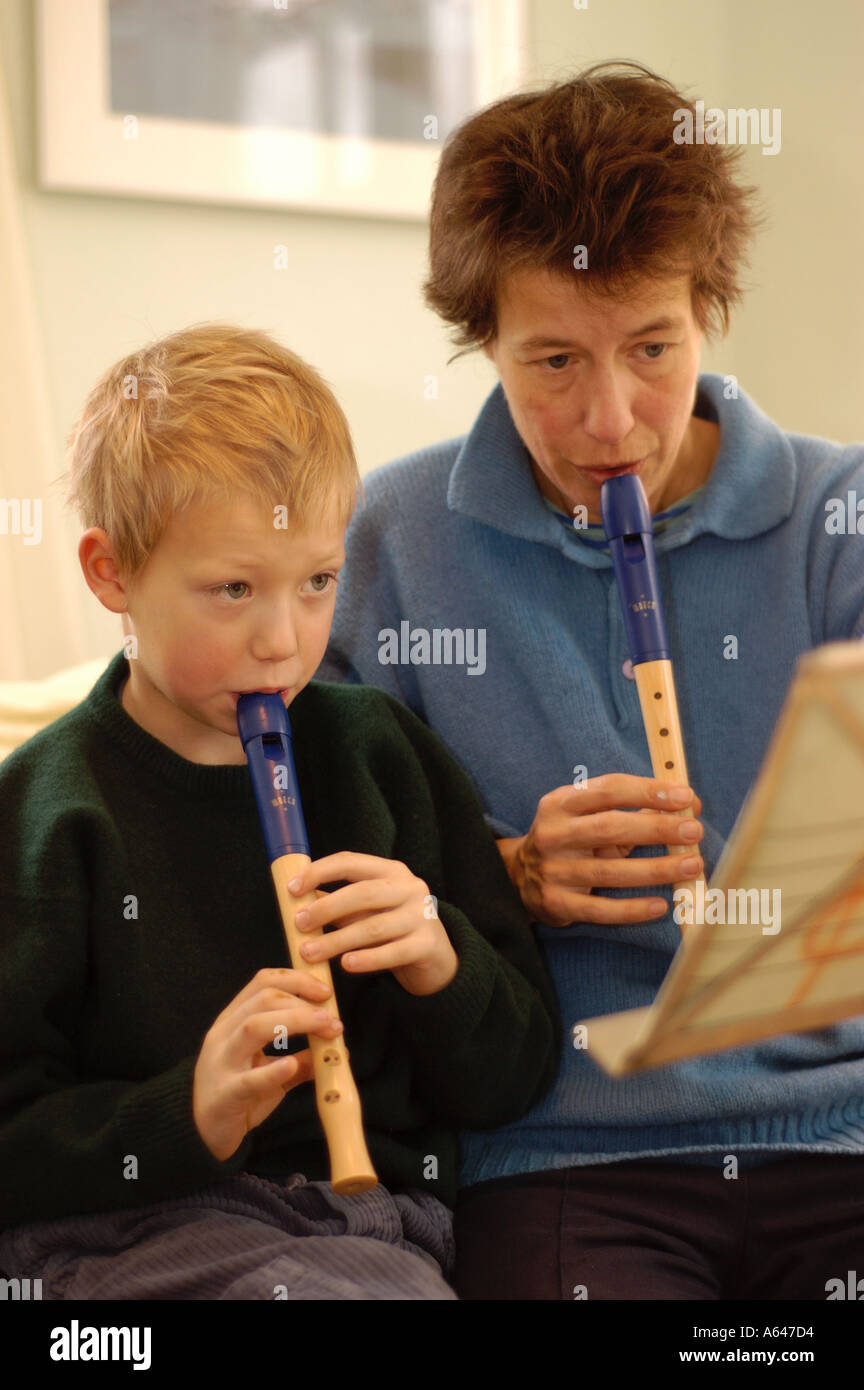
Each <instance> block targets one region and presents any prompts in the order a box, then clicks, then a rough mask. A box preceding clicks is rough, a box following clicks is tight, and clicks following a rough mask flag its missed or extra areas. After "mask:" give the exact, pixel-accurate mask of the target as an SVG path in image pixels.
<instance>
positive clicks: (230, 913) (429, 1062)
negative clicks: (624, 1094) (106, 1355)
mask: <svg viewBox="0 0 864 1390" xmlns="http://www.w3.org/2000/svg"><path fill="white" fill-rule="evenodd" d="M126 674H127V663H126V660H125V657H124V655H123V653H122V652H119V653H118V654H117V655H116V656H115V657H114V658H113V659H112V660H111V662H110V664H109V665H108V667H107V668H106V670H105V672H104V673H103V675H102V676H101V677H100V678H99V680H98V681H97V682H96V684H95V685H94V687H93V689H92V690H91V691H90V693H89V694H88V695H87V697H86V698H85V699H84V700H83V701H82V702H81V703H80V704H79V705H78V706H76V708H75V709H73V710H71V711H70V712H69V713H68V714H65V715H63V716H62V718H60V719H57V720H55V721H54V723H53V724H51V725H49V726H48V727H47V728H46V729H43V730H41V731H40V732H39V733H38V734H36V735H35V737H33V738H31V739H29V740H28V741H27V742H26V743H24V744H22V745H21V746H20V747H19V748H17V749H16V750H15V751H14V752H13V753H12V754H11V755H10V756H9V757H8V758H7V759H6V760H5V761H4V762H3V763H2V764H0V991H2V996H3V1007H2V1009H0V1228H6V1227H9V1226H13V1225H18V1224H19V1223H22V1222H25V1221H35V1220H42V1219H49V1218H56V1217H60V1216H65V1215H72V1214H73V1213H83V1212H92V1211H107V1210H116V1209H118V1208H124V1207H126V1208H129V1207H139V1206H143V1205H146V1204H149V1203H153V1202H160V1201H167V1200H169V1199H171V1198H173V1197H179V1196H183V1195H185V1194H186V1193H188V1192H192V1191H195V1190H196V1189H198V1188H200V1187H204V1186H207V1185H209V1184H210V1183H213V1182H218V1181H219V1180H220V1179H223V1178H226V1177H230V1176H232V1175H233V1174H235V1173H238V1172H240V1171H246V1172H250V1173H257V1174H259V1175H260V1176H262V1177H270V1178H274V1179H278V1178H280V1177H284V1176H287V1175H288V1174H290V1173H294V1172H302V1173H304V1174H305V1175H306V1177H307V1178H308V1179H310V1180H314V1179H322V1178H323V1179H326V1178H327V1177H328V1176H329V1163H328V1156H327V1149H326V1145H325V1142H324V1139H323V1135H322V1131H321V1128H320V1124H319V1121H318V1116H317V1112H316V1109H315V1097H314V1089H313V1084H312V1083H311V1082H307V1083H304V1084H302V1085H301V1086H299V1087H297V1088H296V1089H295V1090H293V1091H289V1092H287V1093H286V1095H285V1098H284V1100H282V1101H281V1102H280V1104H279V1105H278V1106H277V1107H276V1109H275V1110H274V1111H273V1112H272V1113H271V1114H270V1116H268V1118H267V1119H266V1120H265V1121H264V1123H263V1124H261V1125H259V1126H258V1127H257V1128H256V1129H253V1130H251V1131H250V1132H249V1134H247V1136H246V1138H245V1139H244V1141H243V1143H242V1144H241V1145H240V1147H239V1149H238V1150H237V1151H236V1153H234V1154H233V1155H232V1156H231V1158H229V1159H227V1160H225V1161H224V1162H220V1161H219V1160H217V1159H215V1158H214V1157H213V1156H212V1155H211V1154H210V1152H209V1150H208V1149H207V1148H206V1146H205V1145H204V1143H203V1141H202V1140H201V1137H200V1135H199V1134H198V1131H197V1129H196V1127H195V1124H194V1121H193V1115H192V1082H193V1072H194V1067H195V1062H196V1060H197V1057H198V1054H199V1051H200V1049H201V1044H202V1042H203V1039H204V1036H205V1034H206V1033H207V1031H208V1029H209V1028H210V1026H211V1024H212V1023H213V1021H214V1020H215V1018H216V1016H217V1015H218V1014H219V1013H220V1012H221V1011H222V1010H223V1009H224V1008H225V1006H226V1005H227V1004H228V1003H229V1002H230V1000H231V999H233V997H234V996H235V995H236V994H237V993H238V992H239V991H240V990H241V989H242V988H243V986H244V985H246V984H247V983H248V982H249V980H250V979H251V978H252V976H253V975H254V974H255V973H256V971H258V970H259V969H261V968H262V967H265V966H272V967H276V966H284V965H288V964H290V961H289V959H288V953H287V947H286V945H285V939H284V933H283V928H282V921H281V916H280V913H279V908H278V904H277V902H276V897H275V892H274V888H273V883H272V878H271V875H270V867H269V863H268V860H267V855H266V852H265V848H264V841H263V836H262V832H261V826H260V821H259V819H258V811H257V807H256V804H255V798H254V792H253V788H252V782H251V778H250V775H249V770H248V767H247V766H246V765H245V764H241V765H234V766H231V765H222V766H208V765H202V764H198V763H193V762H190V761H189V760H188V759H186V758H183V757H180V756H179V755H178V754H176V753H175V752H173V750H171V749H169V748H168V747H166V746H165V745H164V744H163V743H161V742H160V741H159V740H158V739H156V738H154V737H152V735H150V734H149V733H148V732H147V731H146V730H144V729H142V728H141V727H140V725H138V724H137V723H136V722H135V721H134V720H133V719H132V718H131V717H130V716H129V714H127V712H126V711H125V710H124V709H123V707H122V705H121V704H120V701H119V699H118V688H119V687H120V685H121V683H122V680H123V677H124V676H125V675H126ZM290 717H291V725H292V730H293V736H294V737H293V744H294V757H295V762H296V766H297V779H298V784H299V789H300V795H301V800H302V803H303V810H304V814H305V818H306V824H307V829H308V833H309V842H310V848H311V853H312V858H313V860H314V859H318V858H321V857H322V856H324V855H328V854H333V853H336V852H337V851H339V850H354V851H357V852H359V853H363V854H373V855H380V856H382V857H384V858H387V859H394V860H401V861H403V862H404V863H406V864H407V865H408V866H409V867H410V868H411V870H412V872H413V873H415V874H417V875H418V876H419V877H420V878H422V879H424V880H425V881H426V883H427V884H428V887H429V891H430V892H431V893H433V894H435V896H436V897H437V899H438V914H439V917H440V919H441V921H442V923H443V925H444V927H445V929H446V931H447V933H448V936H449V937H450V940H451V941H452V943H453V946H454V949H455V950H456V953H457V955H458V957H459V968H458V970H457V973H456V975H455V977H454V978H453V980H452V981H451V983H450V984H449V985H447V986H446V988H445V989H443V990H441V991H440V992H439V993H438V994H434V995H429V996H426V997H414V996H412V995H410V994H408V993H407V992H406V991H405V990H403V989H402V987H401V986H400V985H399V984H398V983H397V981H396V979H395V978H394V976H393V975H392V974H391V973H390V972H389V971H379V972H376V973H372V974H365V975H350V974H349V973H348V972H347V971H343V970H342V968H341V967H340V966H339V964H338V963H337V962H334V963H333V977H334V984H335V987H336V993H337V997H338V1002H339V1008H340V1013H341V1016H342V1019H343V1022H344V1025H345V1040H346V1042H347V1044H348V1047H349V1048H350V1052H351V1065H352V1070H353V1072H354V1076H355V1079H356V1081H357V1084H358V1087H359V1090H360V1095H361V1100H362V1104H363V1116H364V1125H365V1130H366V1138H367V1143H368V1146H369V1152H370V1154H371V1157H372V1160H373V1163H374V1164H375V1165H376V1168H377V1171H378V1175H379V1178H380V1179H381V1181H382V1182H384V1183H385V1184H386V1185H387V1186H388V1187H389V1188H391V1190H399V1189H403V1190H404V1189H407V1188H420V1189H423V1190H426V1191H430V1192H434V1193H435V1194H436V1195H437V1196H438V1197H439V1198H440V1199H441V1200H442V1201H444V1202H446V1203H447V1204H448V1205H450V1206H452V1205H453V1203H454V1201H455V1193H456V1165H457V1154H458V1150H457V1134H456V1131H457V1129H458V1128H459V1127H466V1128H467V1127H470V1128H472V1129H476V1128H487V1127H489V1128H491V1127H495V1126H498V1125H501V1124H504V1123H507V1122H509V1121H511V1120H514V1119H516V1118H518V1117H519V1116H520V1115H522V1114H524V1113H525V1111H527V1110H528V1109H529V1108H530V1106H531V1105H532V1104H533V1103H534V1101H535V1100H536V1099H537V1098H538V1097H539V1096H541V1095H543V1094H544V1093H545V1092H546V1091H547V1090H548V1089H549V1087H550V1086H551V1084H552V1081H553V1079H554V1076H555V1072H556V1068H557V1063H558V1059H559V1056H560V1049H561V1041H562V1038H561V1025H560V1019H559V1016H558V1011H557V1001H556V996H555V992H554V988H553V986H552V985H551V982H550V979H549V976H548V974H547V972H546V969H545V966H544V964H543V961H542V957H541V955H540V952H539V948H538V946H537V943H536V941H535V936H534V929H533V928H532V925H531V923H530V921H529V920H528V918H527V916H526V914H525V911H524V908H523V907H522V904H521V901H520V899H519V896H518V894H517V892H516V890H515V888H514V887H513V886H512V884H511V882H510V880H509V878H508V877H507V873H506V871H505V869H504V866H503V863H502V861H501V858H500V855H499V853H498V851H497V849H496V846H495V842H494V839H493V838H492V833H491V831H490V830H489V829H488V827H487V825H486V824H485V822H484V819H483V810H482V806H481V804H480V801H479V799H478V796H477V793H476V791H475V789H474V787H473V784H472V783H471V782H470V781H469V779H468V777H467V776H466V774H465V773H464V772H463V771H462V770H461V769H460V768H459V766H458V765H457V764H456V762H455V761H454V759H453V758H452V756H451V755H450V754H449V752H448V751H447V749H446V748H445V746H444V744H443V743H442V742H441V741H440V740H439V739H438V738H437V736H436V735H434V734H433V733H432V732H431V731H430V730H429V729H428V728H427V727H426V726H425V725H424V724H423V723H422V722H421V721H420V720H419V719H417V718H416V716H415V715H413V714H412V713H411V712H410V711H409V710H408V709H406V708H405V706H403V705H402V704H400V703H399V702H398V701H397V700H395V699H393V698H392V697H391V696H389V695H386V694H384V693H383V692H382V691H379V690H375V689H372V688H369V687H364V686H345V685H335V684H333V685H331V684H328V683H324V682H320V681H312V682H311V683H310V684H309V685H308V686H306V688H305V689H304V690H302V691H301V692H300V693H299V694H298V695H297V696H296V697H295V699H294V700H293V702H292V704H291V707H290ZM331 886H333V887H335V886H338V885H331ZM292 1044H293V1045H294V1046H293V1048H292V1049H289V1050H296V1049H297V1048H300V1047H305V1046H306V1039H305V1037H298V1038H296V1039H292ZM274 1055H275V1054H274ZM430 1158H434V1159H435V1160H437V1162H435V1163H430V1162H429V1161H428V1160H429V1159H430ZM436 1169H437V1176H434V1173H435V1171H436ZM427 1175H429V1176H427Z"/></svg>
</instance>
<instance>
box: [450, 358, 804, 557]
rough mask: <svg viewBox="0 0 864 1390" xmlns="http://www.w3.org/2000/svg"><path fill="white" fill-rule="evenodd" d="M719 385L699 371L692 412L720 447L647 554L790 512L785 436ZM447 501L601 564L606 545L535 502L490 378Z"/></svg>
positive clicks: (744, 535) (523, 452)
mask: <svg viewBox="0 0 864 1390" xmlns="http://www.w3.org/2000/svg"><path fill="white" fill-rule="evenodd" d="M727 381H728V378H727V377H724V376H721V375H719V374H718V373H716V372H701V373H700V374H699V381H698V390H697V395H696V402H695V405H694V409H693V413H694V415H698V416H701V417H702V418H704V419H708V420H714V421H716V422H717V423H718V424H719V425H720V447H719V449H718V451H717V457H716V459H715V460H714V467H713V468H712V470H711V474H710V476H709V478H708V479H707V481H706V483H705V484H704V486H703V487H702V489H701V491H700V492H699V494H698V495H697V496H696V498H695V500H694V502H693V505H692V506H691V508H690V510H689V511H688V512H687V514H686V515H685V516H684V517H683V518H682V519H681V522H680V524H679V525H678V526H677V527H675V528H672V529H670V530H669V531H668V532H664V533H662V534H660V535H658V536H657V537H656V540H655V550H656V551H657V552H662V551H666V550H675V549H676V548H677V547H678V546H679V545H686V544H687V542H688V541H691V540H693V539H694V538H695V537H696V536H699V535H702V534H703V533H706V532H711V533H713V534H714V535H717V536H722V537H724V539H726V540H747V539H749V538H750V537H752V536H758V535H761V534H762V532H763V531H769V530H770V529H771V528H772V527H773V526H777V525H779V523H780V522H781V521H784V520H785V519H786V518H787V517H788V516H789V515H790V514H791V512H792V507H793V504H794V498H795V488H796V483H797V464H796V461H795V455H794V453H793V451H792V445H791V443H790V442H789V438H788V436H787V435H786V434H785V433H784V432H783V431H782V430H781V429H780V428H779V427H778V426H777V425H775V424H774V422H773V421H772V420H770V419H769V418H768V416H767V415H765V414H764V412H763V411H762V410H760V408H759V406H758V405H756V403H755V402H754V401H752V400H751V399H750V397H749V396H747V395H745V393H744V392H743V391H741V390H740V388H738V395H737V397H736V398H735V399H732V400H727V399H726V397H725V394H724V390H725V384H726V382H727ZM447 505H448V507H449V508H450V510H451V511H454V512H458V513H459V514H460V515H462V516H466V517H470V518H472V519H473V520H475V521H480V522H482V523H483V524H484V525H485V526H491V527H493V528H494V529H495V530H497V531H503V532H504V533H505V534H506V535H510V536H517V537H519V538H520V539H522V540H527V541H538V542H539V543H540V544H541V545H550V546H552V547H553V548H554V549H556V550H560V551H562V552H563V553H564V554H565V555H566V556H567V557H568V559H573V560H578V561H579V562H580V563H582V564H584V565H588V566H590V567H592V568H595V569H604V568H607V569H608V568H610V567H611V564H612V559H611V556H610V555H609V553H608V551H607V550H605V549H604V550H592V549H591V548H590V547H589V546H586V545H585V544H584V543H583V542H582V541H581V540H580V539H579V536H578V534H577V533H576V532H575V531H572V532H571V531H568V529H567V527H566V526H562V525H561V522H560V520H559V519H558V517H557V516H555V515H554V513H553V512H551V511H550V510H549V508H548V507H546V506H545V505H544V502H543V497H542V494H541V493H540V491H539V489H538V487H537V484H536V483H535V481H534V476H533V474H532V472H531V455H530V454H529V452H528V449H527V448H526V447H525V444H524V443H523V441H522V439H521V437H520V435H519V433H518V431H517V429H516V426H515V425H514V423H513V417H512V416H511V414H510V407H509V405H508V403H507V398H506V396H505V394H504V390H503V387H502V386H501V383H500V381H499V382H498V384H497V386H495V388H494V389H493V391H492V392H491V393H490V395H489V396H488V397H487V399H486V401H485V403H484V405H483V408H482V410H481V411H480V414H479V415H478V417H477V420H476V421H475V423H474V426H473V428H472V430H471V432H470V433H469V434H468V435H466V437H465V439H464V440H463V442H462V446H461V448H460V450H459V452H458V454H457V455H456V461H455V463H454V465H453V468H452V470H451V473H450V482H449V486H448V489H447Z"/></svg>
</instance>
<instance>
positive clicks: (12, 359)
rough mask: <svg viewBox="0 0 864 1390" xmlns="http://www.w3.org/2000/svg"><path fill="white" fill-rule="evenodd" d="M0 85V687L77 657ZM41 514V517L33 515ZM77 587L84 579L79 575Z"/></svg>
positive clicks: (81, 639)
mask: <svg viewBox="0 0 864 1390" xmlns="http://www.w3.org/2000/svg"><path fill="white" fill-rule="evenodd" d="M22 194H23V190H22V186H21V181H20V178H19V174H18V169H17V166H16V162H15V154H14V149H13V143H12V131H11V124H10V119H9V103H8V93H7V90H6V78H5V73H4V70H3V66H2V64H0V680H7V681H8V680H21V679H35V678H38V677H41V676H45V675H48V674H50V673H51V672H53V671H57V670H60V669H62V668H63V667H67V666H71V665H74V664H75V663H77V662H79V661H81V660H83V659H84V655H85V653H86V647H85V635H84V632H83V630H82V624H81V606H80V600H79V598H78V597H77V596H76V594H75V593H74V591H73V587H72V583H71V582H70V579H71V576H72V575H73V573H74V570H75V569H77V568H78V562H77V558H74V556H73V562H74V563H70V555H69V548H70V536H71V535H73V534H74V532H73V531H72V530H71V529H70V526H69V524H68V522H66V523H64V521H63V517H64V513H63V511H62V499H61V495H60V489H59V488H57V487H55V488H54V489H52V490H51V491H50V492H49V481H50V479H52V478H54V477H56V476H57V474H58V473H59V472H60V471H61V469H62V468H63V459H62V456H61V453H60V450H59V448H58V445H57V442H56V440H57V433H56V429H55V422H54V420H53V419H52V413H51V401H50V397H49V392H48V386H47V381H46V375H45V364H44V358H43V352H42V347H41V341H40V333H39V324H38V319H37V312H36V304H35V301H34V295H33V277H32V272H31V266H30V259H29V256H28V253H27V246H26V241H25V236H24V222H23V209H22ZM40 512H41V516H40ZM78 581H79V582H80V583H81V584H83V583H84V579H83V576H82V575H81V574H80V570H79V572H78Z"/></svg>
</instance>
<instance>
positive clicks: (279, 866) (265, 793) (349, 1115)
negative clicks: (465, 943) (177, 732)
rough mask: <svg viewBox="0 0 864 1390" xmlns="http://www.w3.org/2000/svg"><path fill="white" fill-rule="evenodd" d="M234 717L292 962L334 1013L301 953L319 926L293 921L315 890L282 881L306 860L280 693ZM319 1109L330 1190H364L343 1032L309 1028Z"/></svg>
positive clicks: (315, 968)
mask: <svg viewBox="0 0 864 1390" xmlns="http://www.w3.org/2000/svg"><path fill="white" fill-rule="evenodd" d="M237 725H238V729H239V732H240V738H241V739H242V742H243V747H244V749H245V752H246V758H247V761H248V764H249V771H250V773H251V775H252V783H253V787H254V789H255V799H256V801H257V803H258V812H259V815H260V817H261V826H262V829H263V831H264V840H265V843H266V846H267V854H268V857H269V859H270V871H271V873H272V875H273V883H274V885H275V888H276V898H277V900H278V903H279V910H280V912H281V914H282V925H283V927H284V929H285V937H286V939H287V942H288V952H289V955H290V957H291V964H292V966H293V967H294V969H295V970H305V971H306V972H307V973H308V974H310V975H314V977H315V978H316V979H317V980H321V981H322V982H323V983H324V984H326V985H328V986H329V987H330V991H331V993H330V996H329V998H328V999H327V1000H325V1001H324V1003H322V1005H321V1008H322V1009H325V1010H326V1011H327V1012H328V1013H330V1014H332V1016H333V1018H336V1019H338V1018H339V1009H338V1005H337V1003H336V994H335V991H334V989H333V976H332V974H331V972H330V962H329V961H326V960H322V961H315V962H310V961H307V960H305V959H304V957H303V956H302V955H301V953H300V946H301V945H302V943H303V942H304V941H314V940H315V938H316V935H317V936H321V935H322V934H323V933H322V932H320V931H319V932H317V933H316V932H314V931H312V932H300V931H298V929H297V924H296V921H295V918H296V915H297V913H298V912H299V911H300V909H301V908H303V907H311V906H312V905H313V904H314V903H315V902H316V896H315V893H314V892H310V893H304V894H302V895H301V896H300V897H299V898H295V897H294V895H293V893H291V892H290V891H289V888H288V884H289V883H290V881H291V880H292V879H293V878H295V877H296V876H297V875H298V874H300V873H302V871H303V870H304V869H305V867H306V865H307V864H308V863H309V862H310V855H309V841H308V838H307V835H306V824H305V821H304V819H303V808H302V806H301V804H300V793H299V791H298V788H297V773H296V771H295V768H294V756H293V753H292V749H291V725H290V722H289V719H288V712H287V710H286V709H285V706H284V704H283V702H282V696H281V695H263V694H253V695H241V696H240V699H239V700H238V701H237ZM309 1048H310V1051H311V1053H312V1064H313V1068H314V1073H315V1097H316V1101H317V1105H318V1115H319V1117H320V1119H321V1124H322V1126H323V1129H324V1134H325V1136H326V1139H327V1147H328V1149H329V1153H330V1182H331V1186H332V1187H333V1190H334V1192H341V1193H347V1194H349V1195H350V1194H353V1193H357V1192H366V1191H368V1189H369V1188H370V1187H374V1186H375V1185H376V1183H377V1182H378V1178H377V1175H376V1173H375V1169H374V1168H373V1167H372V1161H371V1159H370V1157H369V1153H368V1150H367V1148H366V1140H365V1137H364V1134H363V1116H362V1112H361V1108H360V1094H359V1092H358V1090H357V1085H356V1082H355V1081H354V1077H353V1075H352V1072H351V1067H350V1065H349V1061H348V1048H347V1047H346V1046H345V1040H344V1037H342V1036H340V1037H337V1038H334V1039H332V1040H329V1041H328V1040H326V1039H323V1038H317V1037H314V1036H310V1038H309Z"/></svg>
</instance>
